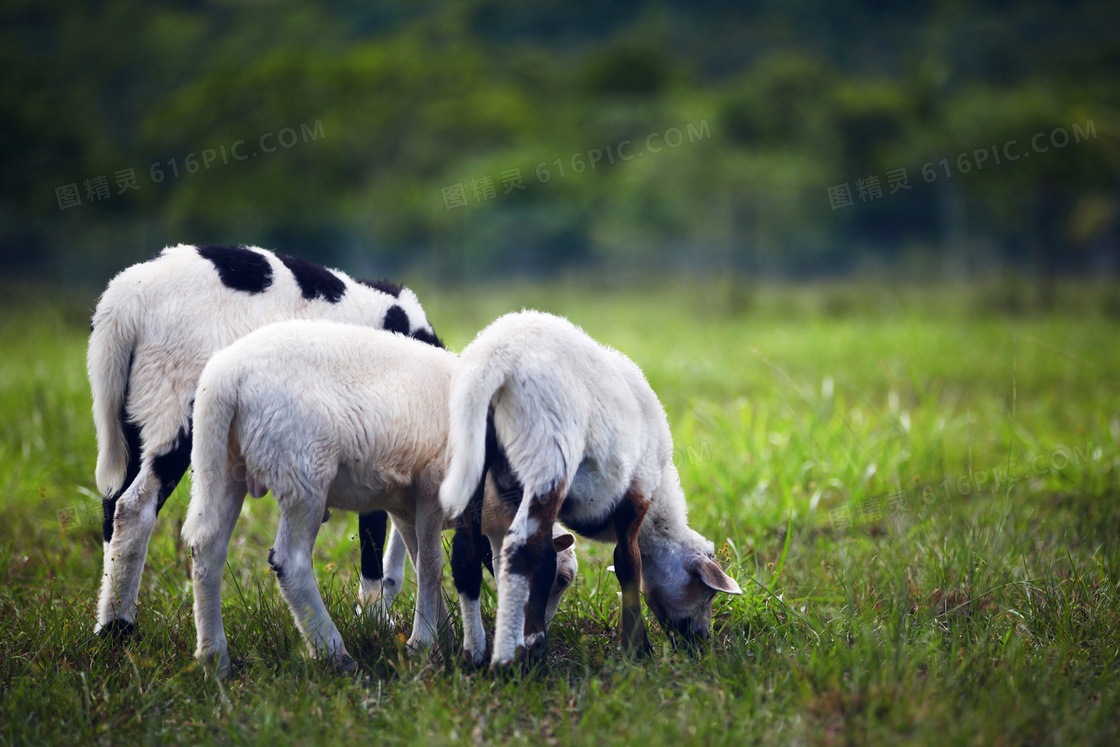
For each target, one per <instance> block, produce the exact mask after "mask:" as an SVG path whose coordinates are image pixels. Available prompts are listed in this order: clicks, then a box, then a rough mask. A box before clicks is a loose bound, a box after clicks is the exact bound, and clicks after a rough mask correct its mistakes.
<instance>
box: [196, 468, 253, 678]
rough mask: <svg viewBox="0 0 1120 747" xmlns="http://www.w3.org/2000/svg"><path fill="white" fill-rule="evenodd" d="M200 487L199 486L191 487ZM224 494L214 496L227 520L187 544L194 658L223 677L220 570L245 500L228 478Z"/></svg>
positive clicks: (227, 666) (226, 669)
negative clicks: (188, 546) (226, 505)
mask: <svg viewBox="0 0 1120 747" xmlns="http://www.w3.org/2000/svg"><path fill="white" fill-rule="evenodd" d="M200 489H203V488H202V487H201V486H197V487H195V490H200ZM221 489H222V490H223V491H224V494H223V495H222V496H221V497H220V498H219V499H218V500H219V501H221V502H222V503H225V504H228V505H229V506H230V510H229V511H228V512H225V513H226V515H227V516H228V517H229V521H226V522H225V523H223V524H221V525H215V526H213V527H211V528H210V531H208V532H206V533H205V534H204V535H202V536H201V537H200V538H198V539H197V540H196V541H195V543H194V544H193V545H192V546H191V559H192V563H191V581H192V585H193V587H194V624H195V632H196V636H197V645H196V647H195V654H194V657H195V659H196V660H197V661H198V662H199V663H201V664H202V665H203V667H204V668H205V669H207V670H208V671H210V672H214V673H216V674H217V675H218V676H219V677H222V678H225V677H226V676H228V675H229V669H230V662H229V646H228V644H227V643H226V632H225V627H224V626H223V624H222V572H223V570H224V569H225V564H226V555H227V553H228V552H229V540H230V537H231V536H233V528H234V527H235V526H236V525H237V517H238V515H239V514H240V513H241V504H242V503H244V501H245V491H246V485H245V483H244V482H241V481H237V480H232V481H230V482H229V483H228V484H227V485H224V486H222V487H221Z"/></svg>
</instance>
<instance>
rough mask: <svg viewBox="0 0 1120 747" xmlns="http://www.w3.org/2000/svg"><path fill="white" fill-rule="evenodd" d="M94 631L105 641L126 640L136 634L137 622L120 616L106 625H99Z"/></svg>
mask: <svg viewBox="0 0 1120 747" xmlns="http://www.w3.org/2000/svg"><path fill="white" fill-rule="evenodd" d="M94 633H95V634H96V635H97V637H98V638H100V639H101V640H103V641H124V640H128V639H129V638H131V637H132V636H133V635H135V633H136V623H134V622H132V621H131V620H125V619H124V618H123V617H118V618H117V619H116V620H110V621H109V622H107V623H105V624H104V625H98V626H97V627H96V628H95V629H94Z"/></svg>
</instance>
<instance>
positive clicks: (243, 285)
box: [198, 246, 272, 293]
mask: <svg viewBox="0 0 1120 747" xmlns="http://www.w3.org/2000/svg"><path fill="white" fill-rule="evenodd" d="M198 253H199V256H201V257H202V258H203V259H208V260H210V262H211V263H212V264H213V265H214V269H216V270H217V271H218V277H220V278H221V279H222V283H223V284H224V285H225V286H226V287H227V288H232V289H233V290H239V291H245V292H246V293H264V292H265V291H266V290H267V289H268V287H269V286H270V285H272V265H270V264H269V263H268V259H267V258H265V256H264V255H263V254H257V253H256V252H254V251H251V250H249V249H246V248H245V247H243V246H200V247H198Z"/></svg>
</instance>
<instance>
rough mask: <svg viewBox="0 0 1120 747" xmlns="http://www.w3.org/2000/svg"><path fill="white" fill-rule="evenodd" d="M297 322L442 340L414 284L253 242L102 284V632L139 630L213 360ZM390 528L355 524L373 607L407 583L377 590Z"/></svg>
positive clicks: (95, 385)
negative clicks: (278, 324) (166, 515)
mask: <svg viewBox="0 0 1120 747" xmlns="http://www.w3.org/2000/svg"><path fill="white" fill-rule="evenodd" d="M300 318H304V319H332V320H337V321H345V322H352V323H355V324H363V325H367V326H370V327H379V328H381V327H383V328H385V329H390V330H393V331H396V332H401V333H403V334H406V335H412V336H413V337H416V338H417V339H420V340H423V341H425V342H428V343H430V344H432V345H437V346H439V345H440V342H439V339H438V338H437V337H436V336H435V334H434V332H433V331H432V328H431V326H430V325H429V324H428V320H427V318H426V317H425V315H424V310H423V309H422V308H421V307H420V302H419V301H418V300H417V298H416V296H415V294H413V293H412V291H410V290H408V289H407V288H399V287H397V286H395V285H392V284H390V283H385V282H382V283H372V284H367V283H364V282H360V281H355V280H353V279H351V278H350V277H348V276H347V275H345V274H344V273H342V272H339V271H337V270H328V269H326V268H324V267H320V266H318V265H315V264H312V263H310V262H307V261H305V260H302V259H299V258H296V257H286V256H282V255H277V254H273V253H272V252H268V251H265V250H264V249H259V248H257V247H213V246H210V247H195V246H188V245H179V246H174V247H169V248H167V249H164V250H163V252H162V253H161V254H160V255H159V256H157V257H155V258H153V259H152V260H150V261H148V262H144V263H142V264H138V265H134V266H132V267H129V268H128V269H126V270H124V271H123V272H121V273H120V274H119V275H117V276H116V277H115V278H114V279H113V280H112V281H111V282H110V283H109V286H108V287H107V288H106V289H105V292H104V293H103V294H102V296H101V300H100V301H99V302H98V304H97V310H96V311H95V312H94V315H93V323H92V327H91V334H90V340H89V361H88V362H89V379H90V387H91V388H92V390H93V413H94V422H95V425H96V427H97V443H98V458H97V487H98V489H99V490H101V493H102V495H103V496H104V500H103V508H104V525H103V533H104V539H105V548H104V549H105V555H104V575H103V577H102V581H101V593H100V599H99V602H98V612H97V625H96V630H97V632H98V633H100V634H127V633H130V632H131V631H132V630H133V629H134V627H135V612H136V597H137V592H138V591H139V588H140V576H141V574H142V572H143V570H144V561H145V558H146V556H147V553H148V540H149V538H150V537H151V534H152V530H153V528H154V527H155V522H156V515H157V514H158V513H159V511H160V509H161V508H163V503H164V501H165V500H167V497H168V496H169V495H170V494H171V492H172V491H173V490H174V489H175V486H176V485H178V483H179V481H180V479H181V478H182V476H183V473H184V472H185V471H186V469H187V465H188V463H189V462H190V452H191V418H190V415H191V402H192V400H193V399H194V392H195V385H196V384H197V383H198V377H199V375H200V374H201V373H202V368H203V366H204V365H205V364H206V361H207V360H209V359H210V356H211V355H212V354H213V353H214V352H215V351H217V350H220V349H221V348H223V347H225V346H226V345H228V344H229V343H231V342H233V341H234V340H236V339H238V338H239V337H242V336H243V335H245V334H247V333H249V332H251V331H252V330H254V329H257V328H259V327H262V326H264V325H266V324H269V323H271V322H275V321H280V320H284V319H300ZM385 523H386V517H385V515H384V513H380V514H370V515H365V516H362V517H361V518H360V520H359V535H360V537H361V540H360V544H361V545H362V575H363V579H362V597H363V602H364V604H366V605H367V606H368V605H372V604H374V603H375V602H380V603H381V605H382V606H386V607H387V605H388V604H389V603H390V602H391V601H392V596H393V595H394V594H395V593H396V591H397V590H398V589H399V588H400V586H399V581H400V576H397V577H394V578H387V579H385V583H384V590H385V593H384V595H383V594H382V593H381V592H382V586H383V584H382V578H381V562H380V561H381V547H382V546H383V545H384V538H385ZM398 555H399V554H398ZM399 561H400V562H395V563H394V565H395V566H399V565H400V563H402V562H403V557H400V558H399ZM401 570H403V569H401Z"/></svg>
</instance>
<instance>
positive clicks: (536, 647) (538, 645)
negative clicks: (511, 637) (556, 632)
mask: <svg viewBox="0 0 1120 747" xmlns="http://www.w3.org/2000/svg"><path fill="white" fill-rule="evenodd" d="M519 653H521V652H519ZM519 658H523V659H524V661H525V663H526V664H528V665H529V666H534V665H536V664H542V663H544V661H545V659H546V658H548V639H547V637H546V636H545V634H544V633H533V634H532V635H529V636H527V637H526V638H525V649H524V654H523V656H521V657H519Z"/></svg>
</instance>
